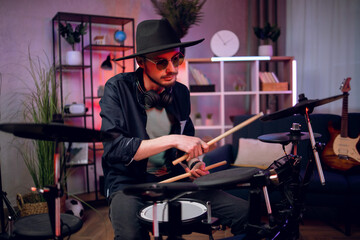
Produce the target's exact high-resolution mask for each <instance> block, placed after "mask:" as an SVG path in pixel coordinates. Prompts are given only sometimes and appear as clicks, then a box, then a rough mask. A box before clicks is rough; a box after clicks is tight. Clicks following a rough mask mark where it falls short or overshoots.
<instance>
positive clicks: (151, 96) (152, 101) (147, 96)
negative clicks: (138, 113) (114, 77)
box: [136, 81, 173, 110]
mask: <svg viewBox="0 0 360 240" xmlns="http://www.w3.org/2000/svg"><path fill="white" fill-rule="evenodd" d="M136 86H137V89H138V90H139V92H140V96H138V101H139V103H140V104H141V105H142V106H143V107H144V109H145V110H147V109H150V108H154V107H155V108H157V109H162V108H165V107H167V106H168V105H169V104H170V103H171V102H172V100H173V97H172V94H171V93H172V88H169V89H165V90H164V91H162V92H161V93H160V94H158V93H157V92H155V91H154V90H150V91H145V90H144V89H143V88H142V86H141V84H140V82H139V81H137V82H136Z"/></svg>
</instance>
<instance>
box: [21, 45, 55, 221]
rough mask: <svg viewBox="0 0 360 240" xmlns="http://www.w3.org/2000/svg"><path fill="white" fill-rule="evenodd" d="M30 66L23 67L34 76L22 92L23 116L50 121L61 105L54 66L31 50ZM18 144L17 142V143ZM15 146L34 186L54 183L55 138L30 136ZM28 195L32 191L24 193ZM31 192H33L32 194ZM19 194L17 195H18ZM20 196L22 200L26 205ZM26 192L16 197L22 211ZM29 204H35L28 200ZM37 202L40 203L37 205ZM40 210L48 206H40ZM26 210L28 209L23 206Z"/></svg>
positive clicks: (26, 118) (31, 121)
mask: <svg viewBox="0 0 360 240" xmlns="http://www.w3.org/2000/svg"><path fill="white" fill-rule="evenodd" d="M28 61H29V66H28V67H26V69H27V71H28V72H29V74H30V76H31V79H32V80H33V85H34V86H33V87H30V86H27V89H28V93H26V95H25V99H24V101H23V106H24V111H23V114H24V119H25V121H26V122H29V123H50V122H52V120H53V116H54V115H56V114H59V113H60V112H61V111H60V107H59V104H58V95H57V91H58V85H57V84H56V81H55V72H54V67H53V65H52V64H50V61H49V59H47V63H44V62H43V61H41V60H40V58H39V57H36V58H34V57H32V56H31V54H30V50H29V53H28ZM19 146H20V145H19ZM18 150H19V152H20V154H21V156H22V158H23V160H24V163H25V165H26V167H27V169H28V171H29V173H30V175H31V177H32V179H33V181H34V185H35V187H36V188H38V189H39V188H43V187H45V186H50V185H53V184H54V152H55V142H53V141H40V140H31V141H26V142H25V144H21V147H18ZM26 195H27V196H29V197H30V195H31V194H26ZM32 195H33V194H32ZM18 197H19V196H18ZM29 199H32V200H36V201H38V200H39V199H40V200H41V201H40V203H39V204H43V205H45V206H46V202H45V200H44V199H43V198H42V197H41V196H40V198H39V197H33V196H32V197H30V198H29ZM22 200H25V201H24V202H25V205H24V202H22ZM26 200H27V199H25V195H24V199H18V205H19V204H20V205H21V207H22V208H24V209H22V213H23V212H25V207H26V206H27V205H26V203H27V202H26ZM29 204H30V205H29V206H34V205H31V204H37V203H34V202H29ZM37 206H39V205H37ZM38 210H39V212H36V211H35V212H33V214H35V213H42V212H44V211H47V209H46V210H45V209H43V208H39V209H38ZM26 211H27V210H26Z"/></svg>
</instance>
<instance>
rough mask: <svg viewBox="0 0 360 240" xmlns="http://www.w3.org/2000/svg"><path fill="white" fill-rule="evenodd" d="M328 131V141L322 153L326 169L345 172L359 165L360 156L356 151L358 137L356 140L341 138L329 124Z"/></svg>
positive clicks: (338, 132) (337, 131) (359, 137)
mask: <svg viewBox="0 0 360 240" xmlns="http://www.w3.org/2000/svg"><path fill="white" fill-rule="evenodd" d="M328 129H329V133H330V139H329V142H328V143H327V144H326V146H325V148H324V150H323V151H322V155H321V156H322V161H323V162H324V163H325V164H326V165H327V166H328V167H330V168H332V169H335V170H340V171H347V170H349V169H351V168H352V167H354V166H357V165H360V154H359V152H358V150H357V149H356V144H357V142H358V141H359V139H360V135H359V136H358V137H357V138H349V137H347V138H343V137H341V136H340V131H339V130H336V129H334V128H333V126H332V125H331V123H329V126H328Z"/></svg>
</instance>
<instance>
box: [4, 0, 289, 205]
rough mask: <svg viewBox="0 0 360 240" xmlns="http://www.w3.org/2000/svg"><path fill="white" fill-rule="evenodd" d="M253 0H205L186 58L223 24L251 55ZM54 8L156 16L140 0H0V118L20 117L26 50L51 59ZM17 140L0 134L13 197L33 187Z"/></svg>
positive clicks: (199, 54) (204, 52) (202, 53)
mask: <svg viewBox="0 0 360 240" xmlns="http://www.w3.org/2000/svg"><path fill="white" fill-rule="evenodd" d="M252 2H253V1H250V0H241V1H239V0H223V1H217V0H208V1H207V2H206V4H205V5H204V9H203V11H204V18H203V21H202V22H201V23H200V24H199V25H198V26H194V27H193V28H191V29H190V31H189V33H188V35H187V36H185V37H184V39H183V40H184V41H187V40H194V39H200V38H203V37H205V41H204V42H203V43H202V44H200V45H197V46H194V47H192V48H191V49H190V50H188V51H187V57H189V58H203V57H204V58H207V57H211V56H212V53H211V51H210V47H209V46H210V39H211V36H212V35H213V34H214V33H215V32H216V31H218V30H222V29H229V30H232V31H234V32H235V33H236V34H237V35H238V36H239V38H240V50H239V51H238V54H237V55H255V54H256V44H253V45H251V44H250V48H249V47H248V45H249V43H252V42H255V41H256V40H255V38H254V36H253V35H252V34H251V35H249V32H250V33H251V27H252V26H251V25H250V24H249V22H247V19H248V18H249V15H248V13H249V12H252V11H254V9H253V7H252V5H251V4H252ZM249 3H251V4H249ZM57 12H74V13H84V14H95V15H107V16H117V17H129V18H134V19H135V25H137V23H139V22H140V21H142V20H145V19H150V18H160V17H159V16H158V15H157V14H156V13H155V11H154V9H153V7H152V4H151V2H150V1H144V0H132V1H129V0H77V1H72V0H62V1H59V0H57V1H56V0H32V1H27V0H13V1H6V0H0V43H1V44H0V53H1V55H0V73H1V76H2V85H1V90H2V91H1V95H0V113H1V119H0V120H1V122H23V121H24V120H23V118H22V115H21V111H22V104H21V101H22V100H23V99H24V92H26V87H25V84H24V82H25V83H26V84H29V85H30V86H31V80H30V78H29V74H28V72H27V71H26V69H25V67H26V66H27V61H26V57H27V53H28V49H30V51H31V54H32V55H33V56H40V58H41V59H43V60H44V61H45V59H46V57H45V55H47V56H48V57H49V58H50V59H52V30H51V19H52V18H53V16H54V15H55V14H56V13H57ZM253 17H254V16H253ZM283 18H284V16H283ZM249 41H250V42H249ZM281 41H282V42H283V41H284V40H283V39H282V40H281ZM105 77H107V76H105ZM17 141H20V143H18V144H14V137H13V136H12V135H10V134H6V133H0V147H1V149H0V159H1V174H2V180H3V190H4V191H6V192H7V193H8V196H9V198H10V200H11V201H12V202H14V198H15V194H16V193H17V192H21V193H23V192H26V191H27V190H28V189H29V187H30V186H32V180H31V178H30V176H29V174H28V172H27V169H26V168H25V165H24V163H23V161H22V159H21V158H20V156H19V154H18V152H17V151H16V149H15V148H14V145H18V146H20V145H21V144H22V142H23V141H24V140H23V139H17ZM98 169H100V167H99V168H98ZM83 174H84V173H83V171H81V170H77V172H76V173H75V176H74V179H77V180H76V181H75V182H74V183H73V185H74V186H72V187H73V188H74V191H75V192H81V191H84V189H85V188H84V187H85V186H84V185H85V184H83V182H82V179H83ZM79 176H80V177H79ZM78 181H79V182H78Z"/></svg>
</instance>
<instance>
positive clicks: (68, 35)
mask: <svg viewBox="0 0 360 240" xmlns="http://www.w3.org/2000/svg"><path fill="white" fill-rule="evenodd" d="M86 29H87V24H85V25H84V23H80V24H79V25H77V26H76V27H75V30H74V29H73V27H72V25H71V24H70V23H65V25H64V24H62V23H61V22H59V33H60V35H61V36H62V37H63V38H64V39H65V40H66V42H68V43H69V44H70V45H71V48H72V51H68V52H66V64H68V65H81V64H82V57H81V52H80V51H76V50H75V43H79V42H80V40H81V36H82V35H84V34H86Z"/></svg>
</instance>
